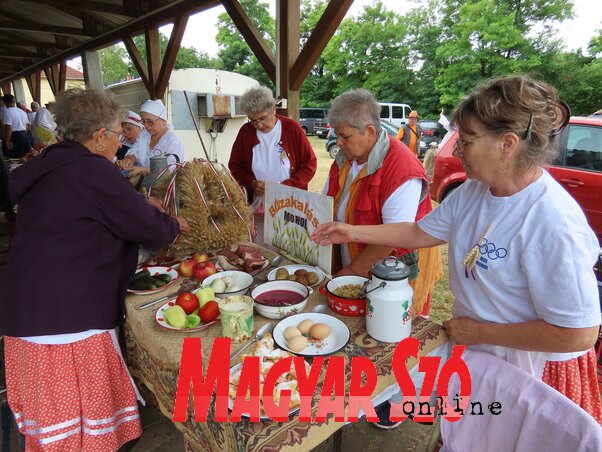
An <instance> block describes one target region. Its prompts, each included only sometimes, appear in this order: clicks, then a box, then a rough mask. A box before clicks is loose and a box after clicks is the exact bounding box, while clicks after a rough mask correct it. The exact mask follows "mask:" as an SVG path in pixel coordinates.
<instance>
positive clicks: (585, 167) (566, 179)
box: [430, 116, 602, 245]
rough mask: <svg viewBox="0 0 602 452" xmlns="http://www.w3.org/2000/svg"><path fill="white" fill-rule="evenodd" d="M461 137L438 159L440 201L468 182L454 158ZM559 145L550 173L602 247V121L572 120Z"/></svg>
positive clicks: (435, 183) (435, 190) (435, 189)
mask: <svg viewBox="0 0 602 452" xmlns="http://www.w3.org/2000/svg"><path fill="white" fill-rule="evenodd" d="M457 134H458V132H454V134H453V135H452V136H451V138H450V139H449V140H447V141H446V142H445V143H444V144H443V146H442V147H441V149H440V150H439V153H438V154H437V157H436V158H435V169H434V172H433V180H432V181H431V186H430V192H431V198H432V199H433V200H435V201H437V202H441V201H443V199H445V197H446V196H448V195H449V194H450V193H451V192H452V191H453V190H454V189H456V188H457V187H459V186H460V185H461V184H462V182H464V181H465V180H466V173H465V172H464V169H463V168H462V163H461V161H460V159H457V158H455V157H453V156H452V152H453V149H454V146H455V144H456V139H457ZM559 146H560V155H559V156H558V159H557V160H556V162H554V164H553V165H552V166H551V167H550V168H549V169H548V171H549V172H550V174H551V175H552V177H553V178H554V179H556V180H557V181H558V182H559V183H560V184H561V185H562V186H563V187H564V188H565V189H566V190H567V191H568V192H569V193H570V194H571V196H572V197H573V198H574V199H575V201H577V203H578V204H579V205H580V206H581V208H582V209H583V212H584V213H585V216H586V217H587V220H588V222H589V224H590V226H591V227H592V229H593V230H594V231H595V233H596V235H597V236H598V241H599V242H600V244H601V245H602V118H595V117H579V116H573V117H571V119H570V121H569V125H568V127H566V128H565V129H564V130H563V131H562V133H561V135H560V140H559Z"/></svg>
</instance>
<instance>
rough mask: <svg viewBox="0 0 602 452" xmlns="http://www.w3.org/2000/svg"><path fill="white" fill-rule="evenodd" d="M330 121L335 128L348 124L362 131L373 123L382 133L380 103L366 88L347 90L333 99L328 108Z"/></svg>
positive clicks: (377, 130)
mask: <svg viewBox="0 0 602 452" xmlns="http://www.w3.org/2000/svg"><path fill="white" fill-rule="evenodd" d="M328 122H329V123H330V124H331V125H332V127H334V128H337V127H339V126H340V125H342V124H347V125H348V126H349V127H353V128H356V129H359V131H360V133H364V132H365V131H366V127H368V126H369V125H373V126H374V127H375V128H376V132H377V133H380V130H381V128H380V104H379V103H378V102H377V100H376V98H375V97H374V96H373V95H372V93H371V92H370V91H368V90H366V89H363V88H358V89H354V90H351V91H346V92H344V93H342V94H340V95H339V96H338V97H337V98H336V99H335V100H333V101H332V107H330V110H328Z"/></svg>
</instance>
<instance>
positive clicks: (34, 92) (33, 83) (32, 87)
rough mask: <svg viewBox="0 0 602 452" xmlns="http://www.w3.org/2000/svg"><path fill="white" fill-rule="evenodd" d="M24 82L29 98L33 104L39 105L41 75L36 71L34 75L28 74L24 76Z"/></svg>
mask: <svg viewBox="0 0 602 452" xmlns="http://www.w3.org/2000/svg"><path fill="white" fill-rule="evenodd" d="M25 81H26V82H27V86H28V87H29V93H30V94H31V98H32V99H33V100H34V101H35V102H37V103H40V102H41V100H40V99H41V97H42V73H41V72H39V71H37V72H35V73H34V74H28V75H26V76H25Z"/></svg>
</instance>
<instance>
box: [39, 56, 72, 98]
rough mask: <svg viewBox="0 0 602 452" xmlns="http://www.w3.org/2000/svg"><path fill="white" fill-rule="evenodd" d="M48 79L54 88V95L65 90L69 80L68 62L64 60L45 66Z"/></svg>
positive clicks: (51, 87)
mask: <svg viewBox="0 0 602 452" xmlns="http://www.w3.org/2000/svg"><path fill="white" fill-rule="evenodd" d="M44 73H45V74H46V79H47V80H48V84H49V85H50V89H51V90H52V94H54V97H56V96H58V95H59V93H62V92H63V91H65V83H66V81H67V63H66V62H65V61H64V60H63V61H61V62H60V63H55V64H52V65H50V66H48V67H45V68H44Z"/></svg>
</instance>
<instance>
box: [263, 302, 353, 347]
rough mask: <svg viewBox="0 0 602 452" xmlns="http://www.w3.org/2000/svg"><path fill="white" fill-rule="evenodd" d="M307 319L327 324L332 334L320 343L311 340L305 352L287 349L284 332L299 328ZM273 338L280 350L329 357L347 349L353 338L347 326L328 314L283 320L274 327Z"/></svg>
mask: <svg viewBox="0 0 602 452" xmlns="http://www.w3.org/2000/svg"><path fill="white" fill-rule="evenodd" d="M306 319H311V320H313V321H314V323H325V324H326V325H328V326H329V327H330V334H329V335H328V336H326V338H325V339H322V340H320V341H316V342H313V341H311V340H310V341H309V343H308V344H307V347H306V348H305V350H303V352H300V353H296V352H294V351H292V350H291V349H290V348H288V347H287V345H286V339H285V338H284V330H285V329H286V327H288V326H297V325H298V324H299V323H301V322H302V321H303V320H306ZM272 336H273V337H274V342H276V344H278V346H279V347H280V348H282V349H284V350H286V351H287V352H289V353H293V354H294V355H298V356H328V355H332V354H333V353H336V352H338V351H340V350H342V349H343V348H345V346H346V345H347V343H348V342H349V339H350V338H351V333H350V331H349V328H348V327H347V325H345V323H343V322H342V321H340V320H339V319H337V318H336V317H333V316H331V315H328V314H319V313H317V312H306V313H301V314H296V315H292V316H290V317H287V318H285V319H282V320H281V321H280V322H278V323H277V324H276V326H275V327H274V331H273V332H272Z"/></svg>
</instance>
